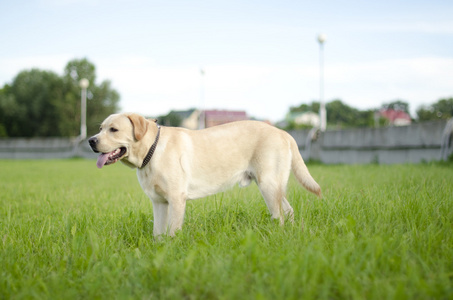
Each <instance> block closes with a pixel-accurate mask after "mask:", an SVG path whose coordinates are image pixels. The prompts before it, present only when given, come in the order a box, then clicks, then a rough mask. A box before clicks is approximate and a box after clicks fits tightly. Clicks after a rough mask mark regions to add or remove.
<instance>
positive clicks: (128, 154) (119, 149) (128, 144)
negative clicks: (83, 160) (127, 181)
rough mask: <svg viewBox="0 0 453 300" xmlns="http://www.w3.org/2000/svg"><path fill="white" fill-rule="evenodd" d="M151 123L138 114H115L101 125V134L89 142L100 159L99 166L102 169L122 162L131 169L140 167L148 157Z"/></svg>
mask: <svg viewBox="0 0 453 300" xmlns="http://www.w3.org/2000/svg"><path fill="white" fill-rule="evenodd" d="M150 123H151V122H150V121H149V120H147V119H145V118H144V117H142V116H140V115H137V114H114V115H110V116H109V117H107V119H105V120H104V122H102V124H101V128H100V132H99V133H98V134H96V135H94V136H93V137H91V138H90V139H89V140H88V142H89V144H90V146H91V149H93V151H94V152H96V153H101V154H100V155H99V157H98V161H97V166H98V168H102V167H103V166H104V165H110V164H113V163H116V162H117V161H119V160H121V162H123V163H124V164H126V165H128V166H129V167H133V168H135V167H140V166H141V164H142V162H143V158H144V157H145V155H146V152H147V151H148V150H147V146H146V142H147V139H151V138H152V137H147V133H149V131H151V130H150V127H151V126H150Z"/></svg>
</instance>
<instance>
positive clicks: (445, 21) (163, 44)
mask: <svg viewBox="0 0 453 300" xmlns="http://www.w3.org/2000/svg"><path fill="white" fill-rule="evenodd" d="M0 32H1V42H0V85H1V86H3V85H4V84H5V83H11V82H12V80H13V79H14V77H15V76H16V75H17V74H18V73H19V72H20V71H22V70H25V69H31V68H34V67H36V68H40V69H43V70H52V71H54V72H56V73H58V74H60V75H61V74H63V69H64V67H65V65H66V63H67V62H68V61H70V60H72V59H74V58H84V57H86V58H87V59H88V60H90V61H91V62H92V63H94V64H95V66H96V69H97V77H98V79H97V80H98V82H97V83H100V81H102V80H106V79H108V80H110V81H111V82H112V85H113V87H114V88H115V89H116V90H117V91H118V92H119V93H120V95H121V102H120V106H121V110H122V111H128V112H138V113H142V114H144V115H147V116H157V115H162V114H166V113H168V112H169V111H170V110H172V109H176V110H184V109H188V108H192V107H200V106H203V107H205V108H207V109H234V110H245V111H247V113H248V114H249V115H250V116H254V117H257V118H264V119H270V120H272V121H278V120H280V119H283V118H284V116H285V114H286V113H287V112H288V109H289V107H290V106H296V105H300V104H301V103H310V102H312V101H313V100H318V99H319V43H318V41H317V36H318V34H319V33H325V34H326V35H327V40H326V42H325V44H324V60H325V100H326V101H331V100H333V99H341V100H342V101H343V102H345V103H347V104H348V105H350V106H353V107H356V108H359V109H367V108H377V107H380V105H381V104H382V103H384V102H390V101H393V100H395V99H402V100H404V101H407V102H409V103H410V107H411V111H412V112H414V111H415V109H416V108H418V106H419V105H421V104H430V103H433V102H436V101H437V100H439V99H440V98H443V97H453V1H446V0H442V1H438V0H425V1H417V0H415V1H400V0H381V1H333V0H332V1H302V0H300V1H285V0H279V1H277V0H275V1H267V0H264V1H263V0H262V1H238V0H229V1H208V0H205V1H201V0H200V1H192V0H189V1H170V0H167V1H163V0H161V1H154V0H152V1H142V0H37V1H23V0H15V1H1V2H0ZM201 68H203V69H204V70H205V75H204V84H203V85H202V80H201V79H202V76H201V72H200V69H201ZM201 86H204V101H202V100H201V98H202V97H201V94H202V93H201V90H202V88H201ZM202 102H203V103H202ZM88 108H89V103H88Z"/></svg>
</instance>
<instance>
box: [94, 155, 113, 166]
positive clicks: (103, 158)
mask: <svg viewBox="0 0 453 300" xmlns="http://www.w3.org/2000/svg"><path fill="white" fill-rule="evenodd" d="M109 154H110V153H102V154H101V155H99V157H98V162H97V163H96V166H97V167H98V168H99V169H100V168H102V167H103V166H104V165H105V163H106V162H107V160H108V159H109Z"/></svg>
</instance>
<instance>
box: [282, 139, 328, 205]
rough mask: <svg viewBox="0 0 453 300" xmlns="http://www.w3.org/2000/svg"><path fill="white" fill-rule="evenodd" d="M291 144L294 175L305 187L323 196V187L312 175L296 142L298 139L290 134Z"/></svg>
mask: <svg viewBox="0 0 453 300" xmlns="http://www.w3.org/2000/svg"><path fill="white" fill-rule="evenodd" d="M290 145H291V153H292V161H291V169H292V170H293V173H294V175H295V176H296V178H297V180H298V181H299V183H300V184H301V185H302V186H303V187H305V188H306V189H307V190H309V191H310V192H312V193H313V194H315V195H317V196H318V197H319V198H322V194H321V187H320V186H319V184H318V183H317V182H316V181H315V180H314V179H313V177H311V174H310V172H309V171H308V168H307V166H306V165H305V162H304V160H303V159H302V156H301V155H300V152H299V147H298V146H297V144H296V141H295V140H294V138H293V137H291V136H290Z"/></svg>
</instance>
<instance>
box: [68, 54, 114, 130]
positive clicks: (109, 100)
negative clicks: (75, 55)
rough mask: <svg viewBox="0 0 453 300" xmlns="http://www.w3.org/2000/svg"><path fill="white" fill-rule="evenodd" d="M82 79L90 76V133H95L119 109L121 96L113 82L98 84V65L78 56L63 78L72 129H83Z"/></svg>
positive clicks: (88, 120)
mask: <svg viewBox="0 0 453 300" xmlns="http://www.w3.org/2000/svg"><path fill="white" fill-rule="evenodd" d="M82 78H86V79H88V81H89V82H90V85H89V87H88V89H87V98H88V99H87V132H88V135H92V134H94V133H96V132H97V131H98V130H99V124H101V122H102V120H104V119H105V117H106V116H107V115H110V114H112V113H115V112H116V111H118V103H119V99H120V96H119V94H118V92H117V91H116V90H114V89H113V88H112V85H111V82H110V81H108V80H104V81H102V82H101V83H100V84H99V85H97V84H96V67H95V66H94V64H92V63H91V62H90V61H88V60H87V59H86V58H83V59H74V60H71V61H70V62H68V64H67V65H66V67H65V70H64V75H63V79H64V82H65V87H66V90H67V93H66V95H65V102H66V104H67V106H66V113H67V114H68V115H69V116H70V117H71V118H70V120H71V121H70V122H68V124H66V126H68V127H73V128H72V131H73V132H75V133H76V134H75V135H77V134H78V133H79V130H80V114H81V107H80V105H81V103H80V97H81V94H80V93H81V91H80V86H79V82H80V80H81V79H82Z"/></svg>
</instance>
